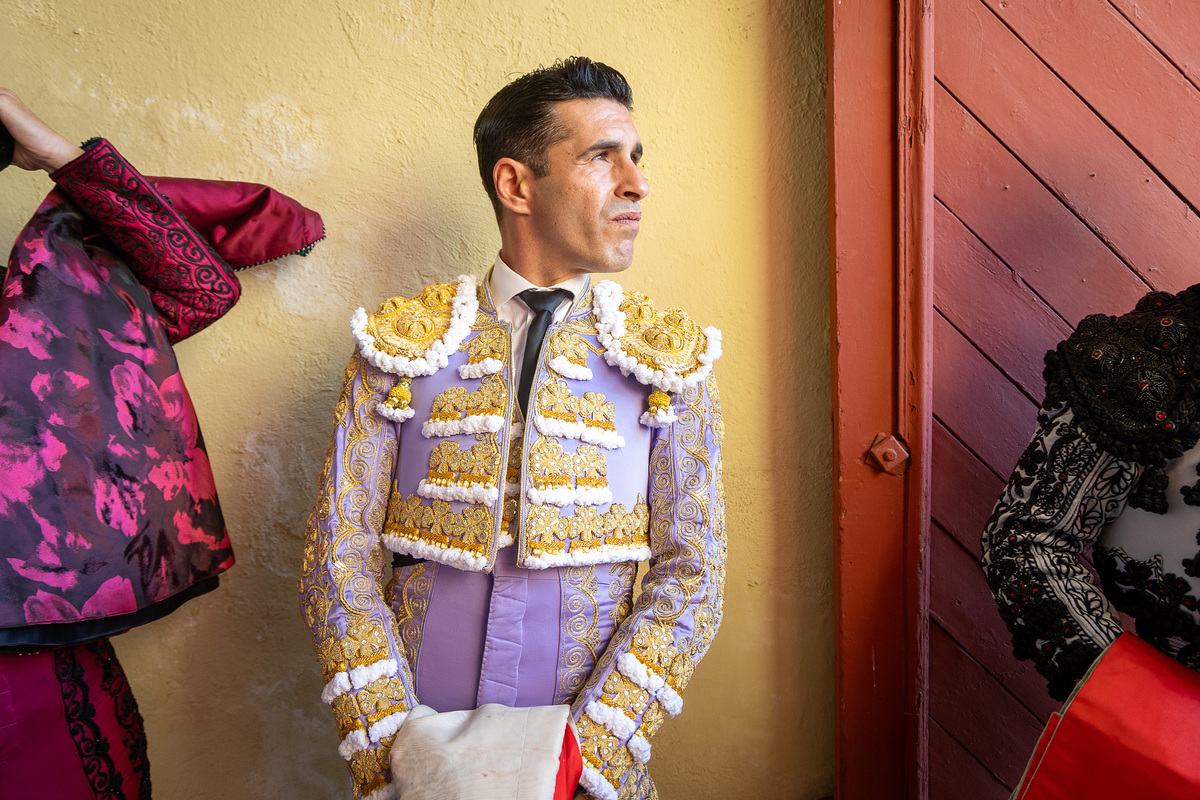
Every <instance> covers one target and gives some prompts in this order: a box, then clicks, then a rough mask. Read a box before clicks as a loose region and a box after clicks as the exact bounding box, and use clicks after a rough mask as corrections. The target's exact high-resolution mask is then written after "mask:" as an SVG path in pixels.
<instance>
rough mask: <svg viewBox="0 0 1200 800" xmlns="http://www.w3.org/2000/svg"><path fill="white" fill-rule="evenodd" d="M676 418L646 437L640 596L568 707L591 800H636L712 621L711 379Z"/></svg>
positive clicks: (714, 438)
mask: <svg viewBox="0 0 1200 800" xmlns="http://www.w3.org/2000/svg"><path fill="white" fill-rule="evenodd" d="M680 400H681V407H680V410H679V412H678V418H677V420H676V421H675V422H673V423H672V424H670V425H669V426H665V427H663V428H659V429H656V435H655V439H654V442H653V445H652V451H651V463H650V515H651V518H650V539H651V542H650V550H651V554H652V555H651V558H650V565H649V569H648V571H647V573H646V575H645V577H644V578H643V581H642V593H641V595H640V596H639V597H638V599H637V602H636V603H635V605H634V608H633V611H632V613H630V614H629V615H628V616H627V617H626V618H625V619H624V620H623V621H622V623H621V625H620V627H619V628H618V630H617V631H616V633H615V634H614V635H613V637H612V639H611V640H610V641H609V644H608V646H607V647H606V648H605V651H604V653H603V654H602V656H601V657H600V659H599V661H598V662H597V665H596V668H595V669H594V670H593V672H592V675H591V677H590V678H589V679H588V681H587V683H586V684H585V685H584V687H583V689H582V690H581V691H580V693H579V696H578V697H577V698H576V700H575V702H574V704H573V706H572V713H573V715H574V716H575V718H576V720H577V722H578V727H579V733H580V742H581V747H580V749H581V752H582V753H583V759H584V769H583V780H582V785H583V786H584V787H585V788H586V789H587V790H588V791H589V792H590V793H591V794H592V795H593V796H594V797H596V798H598V800H626V798H629V800H634V799H635V798H636V799H637V800H645V798H648V797H651V796H652V795H653V791H654V790H653V786H652V784H651V783H650V781H649V778H648V775H647V773H646V771H645V769H644V766H643V765H645V764H646V763H647V762H648V761H649V759H650V737H651V736H652V735H653V734H654V733H655V732H656V731H657V730H658V728H659V727H660V726H661V725H662V723H663V721H665V720H666V719H667V717H671V716H676V715H677V714H679V713H680V711H682V709H683V699H682V697H681V695H680V692H682V690H683V688H684V687H685V686H686V685H687V683H688V681H689V680H690V678H691V676H692V673H693V672H694V670H695V667H696V663H697V662H698V661H699V660H700V659H701V657H703V655H704V654H705V652H707V650H708V647H709V645H710V644H711V642H712V638H713V636H714V635H715V633H716V630H717V626H718V625H719V623H720V620H721V611H722V605H723V601H724V579H725V550H726V541H725V522H724V493H723V492H722V490H721V485H720V442H721V438H722V434H723V431H724V427H723V423H722V422H721V410H720V401H719V400H718V394H717V390H716V383H715V377H714V376H712V375H710V376H709V377H708V378H707V380H705V381H704V382H702V383H699V384H697V385H695V386H692V387H688V388H685V389H684V390H683V391H682V392H680Z"/></svg>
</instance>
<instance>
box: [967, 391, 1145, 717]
mask: <svg viewBox="0 0 1200 800" xmlns="http://www.w3.org/2000/svg"><path fill="white" fill-rule="evenodd" d="M1138 473H1139V468H1138V467H1137V466H1136V465H1134V464H1131V463H1128V462H1124V461H1119V460H1117V459H1116V458H1114V457H1112V456H1111V455H1109V454H1107V453H1105V452H1104V451H1102V450H1100V449H1099V448H1098V447H1097V446H1096V445H1095V444H1094V443H1093V442H1091V441H1090V440H1089V438H1088V436H1087V435H1086V434H1084V432H1083V431H1082V430H1080V428H1079V426H1078V425H1077V424H1076V422H1075V418H1074V414H1073V413H1072V411H1071V409H1070V408H1069V407H1067V406H1064V405H1058V406H1056V407H1053V408H1049V409H1046V408H1043V410H1042V411H1041V413H1040V414H1039V416H1038V429H1037V432H1036V433H1035V434H1034V437H1033V440H1032V441H1031V442H1030V443H1029V446H1028V447H1027V448H1026V449H1025V452H1024V454H1023V455H1022V456H1021V458H1020V460H1019V461H1018V462H1017V466H1016V468H1015V469H1014V470H1013V474H1012V477H1011V478H1010V479H1009V481H1008V485H1007V486H1006V487H1005V489H1004V494H1002V495H1001V496H1000V499H999V501H998V502H997V503H996V508H995V510H994V511H993V512H992V516H991V518H990V519H989V520H988V523H987V526H986V528H985V529H984V532H983V540H982V552H983V557H982V564H983V571H984V574H985V575H986V577H987V580H988V585H989V586H991V589H992V594H993V596H994V597H995V598H996V602H997V604H998V605H999V607H1000V615H1001V616H1002V617H1003V618H1004V622H1005V623H1006V624H1007V625H1008V629H1009V631H1010V632H1011V633H1012V636H1013V654H1014V655H1016V657H1017V658H1020V659H1032V660H1033V662H1034V665H1035V666H1036V667H1037V670H1038V672H1040V673H1041V674H1042V676H1043V677H1045V678H1046V679H1047V681H1048V683H1049V687H1048V688H1049V692H1050V695H1051V696H1052V697H1054V698H1056V699H1059V700H1063V699H1065V698H1066V696H1067V695H1068V694H1069V693H1070V692H1071V690H1072V689H1073V688H1074V687H1075V683H1076V681H1078V680H1079V678H1080V677H1082V676H1083V674H1084V673H1085V672H1086V671H1087V669H1088V667H1089V666H1091V664H1092V662H1093V661H1094V660H1095V659H1096V657H1097V656H1099V655H1100V653H1101V652H1102V651H1103V650H1104V648H1105V647H1107V646H1108V645H1109V644H1111V643H1112V641H1113V640H1114V639H1116V638H1117V636H1119V635H1120V633H1121V623H1120V620H1119V619H1118V618H1117V616H1116V613H1115V612H1114V611H1113V609H1112V608H1111V606H1110V605H1109V603H1108V600H1106V599H1105V597H1104V595H1103V594H1102V593H1101V592H1100V590H1099V588H1098V587H1097V586H1096V585H1095V583H1094V581H1093V580H1092V577H1091V575H1090V574H1089V573H1088V571H1087V569H1086V568H1085V567H1084V565H1083V564H1082V563H1081V561H1080V556H1081V554H1082V553H1083V551H1084V549H1085V548H1088V547H1091V546H1092V545H1093V544H1094V543H1095V541H1096V537H1097V536H1099V534H1100V531H1101V530H1102V529H1103V527H1104V526H1105V525H1106V524H1107V523H1108V522H1109V521H1111V520H1112V519H1114V518H1116V517H1117V515H1119V514H1120V513H1121V511H1122V510H1123V509H1124V507H1125V501H1126V498H1127V497H1128V495H1129V492H1130V489H1131V487H1132V486H1133V484H1134V482H1135V480H1136V479H1137V477H1138Z"/></svg>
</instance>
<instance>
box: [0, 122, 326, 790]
mask: <svg viewBox="0 0 1200 800" xmlns="http://www.w3.org/2000/svg"><path fill="white" fill-rule="evenodd" d="M83 150H84V152H83V155H81V156H79V157H78V158H77V159H75V160H74V161H72V162H70V163H68V164H67V165H65V166H63V167H62V168H61V169H59V170H58V171H56V172H55V173H53V175H52V176H51V177H52V178H53V179H54V181H55V182H56V183H57V185H58V188H57V189H55V190H54V191H52V192H51V193H50V194H49V196H48V197H47V198H46V199H45V201H43V203H42V204H41V205H40V206H39V208H38V209H37V212H36V213H35V214H34V216H33V218H32V220H30V222H29V223H28V224H27V225H26V226H25V228H24V229H23V230H22V231H21V233H20V235H19V236H18V237H17V241H16V243H15V245H14V247H13V250H12V255H11V257H10V259H9V262H8V268H7V270H6V273H5V276H4V282H3V291H2V292H0V361H2V362H3V364H4V369H3V370H0V556H2V557H0V795H3V796H4V797H56V798H77V797H88V798H91V797H105V798H114V799H115V798H134V797H139V798H149V796H150V774H149V762H148V760H147V757H146V740H145V734H144V730H143V727H142V719H141V716H140V714H139V713H138V709H137V704H136V702H135V701H134V698H133V695H132V693H131V692H130V690H129V685H128V683H127V682H126V680H125V675H124V672H123V670H122V668H121V665H120V663H119V661H118V660H117V657H116V654H115V652H114V651H113V648H112V645H111V644H110V642H109V639H108V637H110V636H113V635H115V634H118V633H121V632H123V631H127V630H129V629H130V628H132V627H134V626H137V625H142V624H145V623H148V622H151V621H154V620H157V619H159V618H161V617H164V616H166V615H167V614H170V613H171V612H173V611H174V610H175V609H177V608H178V607H179V606H180V605H182V604H183V603H185V602H186V601H188V600H189V599H191V598H194V597H197V596H199V595H201V594H204V593H205V592H208V591H210V590H212V589H214V588H216V586H217V583H218V581H219V576H220V574H221V573H223V572H224V571H225V570H227V569H229V567H230V566H232V564H233V550H232V548H231V545H230V540H229V537H228V535H227V534H226V531H225V523H224V519H223V517H222V515H221V509H220V505H219V503H218V501H217V494H216V485H215V483H214V480H213V474H212V469H211V467H210V465H209V461H208V456H207V453H206V451H205V447H204V438H203V436H202V435H201V432H200V427H199V423H198V421H197V419H196V414H195V411H194V409H193V407H192V403H191V400H190V398H189V397H188V392H187V389H186V387H185V386H184V383H183V378H182V376H181V375H180V373H179V366H178V364H177V362H176V359H175V353H174V351H173V350H172V345H173V344H174V343H176V342H178V341H180V340H182V339H184V338H186V337H188V336H191V335H192V334H194V333H196V332H198V331H200V330H202V329H204V328H205V327H207V326H208V325H211V324H212V323H213V322H215V321H216V320H217V319H218V318H220V317H221V316H222V315H224V314H225V313H226V312H227V311H229V309H230V308H232V307H233V305H234V303H235V302H237V300H238V297H239V296H240V291H241V290H240V286H239V284H238V280H237V278H236V277H235V275H234V274H233V272H234V270H236V269H240V268H243V267H248V266H252V265H254V264H258V263H262V262H265V261H269V260H273V259H276V258H280V257H282V256H284V255H287V254H292V253H300V254H307V253H308V252H309V251H310V250H311V249H312V247H313V246H314V245H315V244H316V242H317V241H319V240H320V239H321V238H323V236H324V227H323V226H322V224H321V218H320V216H319V215H317V214H316V213H315V212H312V211H309V210H308V209H306V208H304V207H303V206H301V205H300V204H299V203H296V202H295V201H293V200H291V199H290V198H287V197H285V196H283V195H280V194H279V193H277V192H275V191H274V190H272V189H269V188H268V187H265V186H261V185H255V184H245V183H231V182H218V181H202V180H188V179H178V178H154V179H148V178H146V177H144V176H143V175H141V174H140V173H139V172H138V171H137V170H136V169H134V167H133V166H132V165H130V164H129V163H128V162H127V161H126V160H125V159H124V158H122V157H121V155H120V154H119V153H118V152H117V151H116V150H115V149H114V148H113V147H112V145H111V144H109V143H108V142H107V141H105V140H103V139H94V140H91V141H89V142H87V143H85V144H84V145H83Z"/></svg>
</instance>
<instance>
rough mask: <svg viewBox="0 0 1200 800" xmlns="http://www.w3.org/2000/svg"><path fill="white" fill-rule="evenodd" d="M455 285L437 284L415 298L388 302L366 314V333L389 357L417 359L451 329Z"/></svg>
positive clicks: (401, 298)
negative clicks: (372, 312) (373, 311)
mask: <svg viewBox="0 0 1200 800" xmlns="http://www.w3.org/2000/svg"><path fill="white" fill-rule="evenodd" d="M456 288H457V287H456V286H455V284H453V283H435V284H433V285H432V286H428V287H426V288H425V290H424V291H422V292H421V293H420V294H419V295H417V296H416V297H412V298H408V297H403V296H397V297H393V298H391V299H390V300H385V301H383V303H382V304H381V305H380V306H379V310H378V311H376V312H375V313H374V314H368V315H367V324H366V332H367V333H368V334H369V335H370V336H371V338H372V339H373V340H374V343H375V347H376V349H378V350H380V351H382V352H384V353H387V354H388V355H390V356H399V357H401V358H418V357H420V356H423V355H424V354H425V352H426V351H427V350H428V349H429V346H430V345H431V344H433V343H434V342H435V341H437V340H438V339H440V338H442V336H444V335H445V334H446V331H447V330H449V329H450V321H451V319H452V316H453V300H454V293H455V290H456Z"/></svg>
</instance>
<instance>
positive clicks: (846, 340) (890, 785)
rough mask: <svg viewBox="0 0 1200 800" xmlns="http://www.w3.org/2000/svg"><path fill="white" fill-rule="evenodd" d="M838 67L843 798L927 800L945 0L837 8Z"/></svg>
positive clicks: (833, 60)
mask: <svg viewBox="0 0 1200 800" xmlns="http://www.w3.org/2000/svg"><path fill="white" fill-rule="evenodd" d="M826 59H827V84H826V86H827V114H828V117H827V129H828V157H829V232H830V314H831V324H830V336H831V342H830V350H831V359H832V389H833V487H834V497H833V533H834V595H835V601H834V602H835V619H836V626H837V627H836V632H835V699H836V707H835V741H836V746H835V760H836V781H837V796H838V798H840V800H860V798H861V799H862V800H866V798H891V797H897V798H899V797H903V798H920V799H923V798H925V797H926V796H927V795H928V695H929V691H928V690H929V658H928V651H929V520H930V474H931V469H930V467H931V465H930V455H931V440H932V421H933V414H932V410H933V405H932V400H931V396H932V377H933V376H932V351H933V348H932V324H931V323H932V320H931V315H932V313H933V269H932V266H933V264H932V255H933V253H932V243H933V233H932V224H933V162H932V157H933V152H932V149H933V148H932V127H931V126H932V122H933V113H932V102H933V5H932V0H898V1H897V2H893V1H892V0H827V1H826ZM889 434H890V435H894V436H895V437H896V438H897V439H898V440H900V442H901V443H903V444H904V445H905V446H906V447H907V449H908V452H909V462H908V465H907V468H906V469H904V470H902V471H900V473H899V474H890V473H888V472H886V471H883V470H882V469H881V468H880V467H879V466H877V465H876V462H875V461H874V460H873V459H872V458H871V456H870V455H869V453H868V451H869V450H870V449H871V447H872V445H873V443H874V442H875V441H876V438H877V437H878V436H880V435H884V436H886V435H889ZM867 765H869V768H868V767H867Z"/></svg>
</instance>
